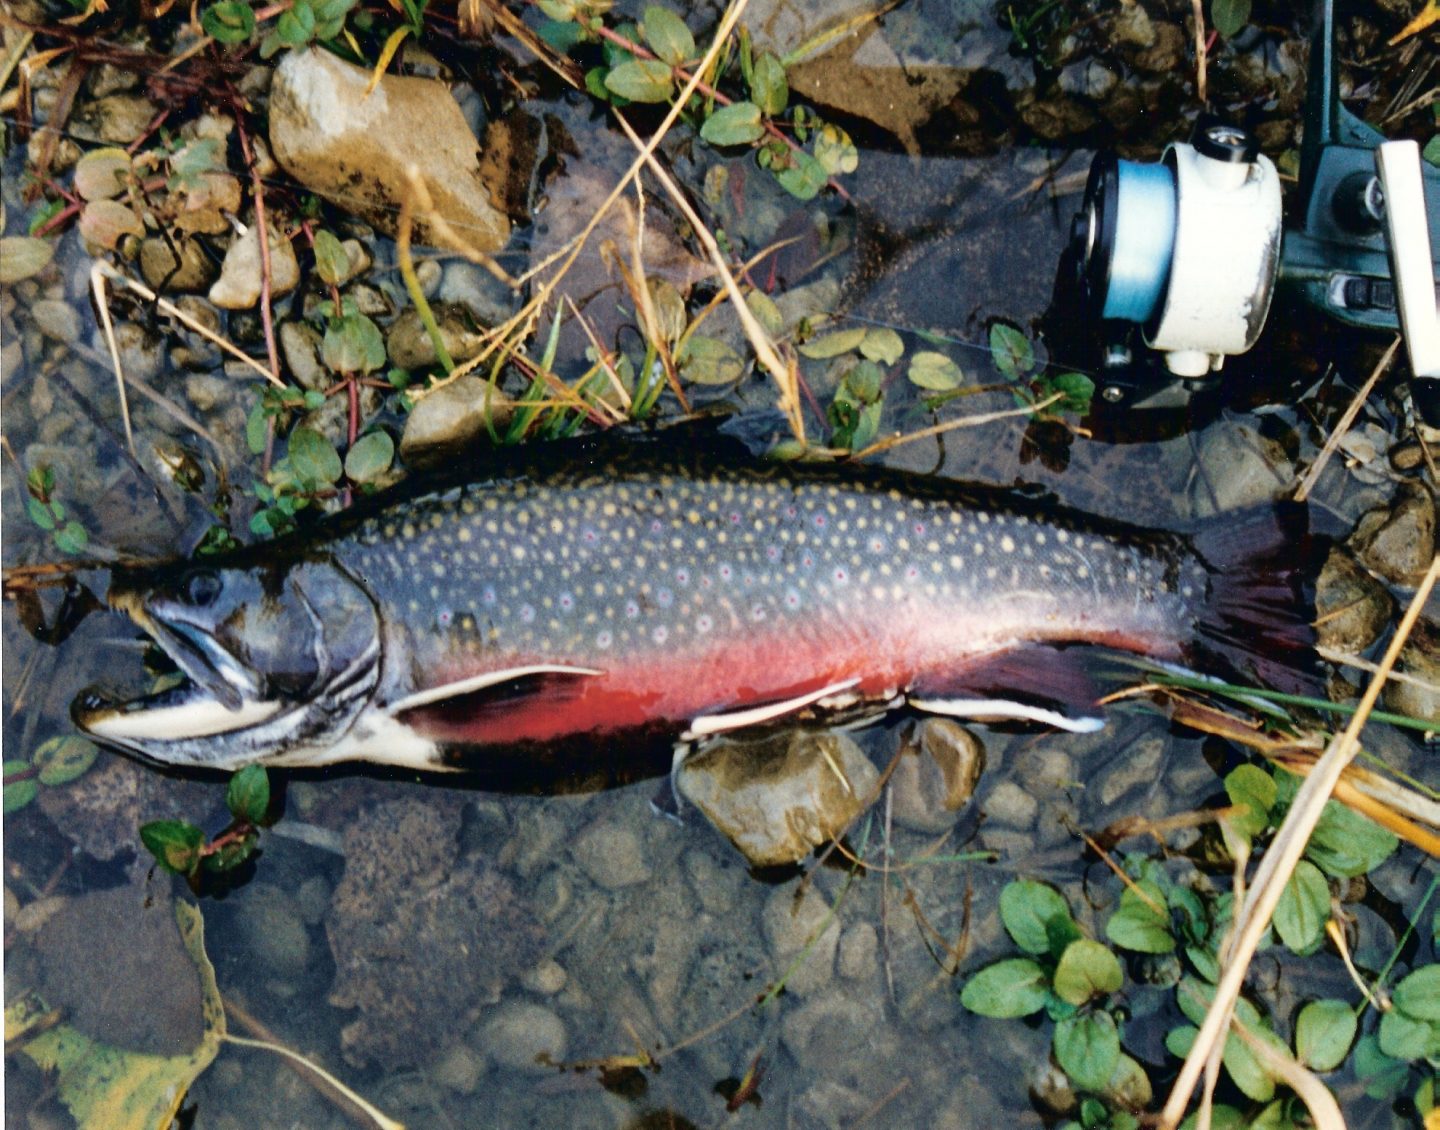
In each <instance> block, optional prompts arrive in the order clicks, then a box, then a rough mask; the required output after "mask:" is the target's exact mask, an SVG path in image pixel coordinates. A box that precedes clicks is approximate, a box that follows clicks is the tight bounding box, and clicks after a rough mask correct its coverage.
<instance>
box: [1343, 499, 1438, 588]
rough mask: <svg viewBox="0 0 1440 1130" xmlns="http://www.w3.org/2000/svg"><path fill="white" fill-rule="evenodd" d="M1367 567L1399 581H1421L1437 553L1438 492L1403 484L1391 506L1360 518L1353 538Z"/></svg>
mask: <svg viewBox="0 0 1440 1130" xmlns="http://www.w3.org/2000/svg"><path fill="white" fill-rule="evenodd" d="M1350 545H1351V548H1352V549H1353V550H1354V551H1355V556H1356V557H1357V558H1359V560H1360V563H1361V564H1362V565H1364V566H1365V567H1366V568H1367V569H1373V570H1374V571H1375V572H1376V573H1379V574H1380V576H1382V577H1384V578H1385V579H1386V580H1389V581H1394V582H1395V583H1396V584H1400V585H1418V584H1419V583H1420V581H1421V579H1422V578H1423V577H1424V576H1425V570H1426V569H1428V568H1429V567H1430V561H1431V559H1432V558H1433V557H1434V556H1435V496H1434V495H1432V494H1431V493H1430V492H1429V491H1428V490H1427V489H1425V488H1424V487H1423V486H1418V485H1409V486H1405V487H1402V488H1401V490H1400V492H1399V494H1398V496H1397V499H1396V502H1395V504H1394V505H1393V506H1392V507H1391V508H1390V509H1389V510H1388V511H1385V510H1376V511H1371V512H1370V513H1369V514H1366V515H1365V516H1364V517H1362V518H1361V519H1360V522H1359V524H1358V525H1357V526H1356V527H1355V533H1354V534H1353V535H1352V536H1351V538H1350Z"/></svg>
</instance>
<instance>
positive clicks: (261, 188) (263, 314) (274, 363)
mask: <svg viewBox="0 0 1440 1130" xmlns="http://www.w3.org/2000/svg"><path fill="white" fill-rule="evenodd" d="M234 109H235V129H236V131H237V132H238V134H239V136H240V152H241V154H242V156H244V158H245V166H246V168H248V169H249V170H250V194H251V196H253V197H254V199H255V224H256V226H257V227H259V229H260V231H259V239H260V324H261V325H262V326H264V328H265V355H266V357H267V358H268V359H269V361H270V371H271V372H272V373H274V374H275V376H276V378H277V379H282V378H280V351H279V349H277V348H276V346H275V316H274V314H273V313H272V311H271V310H270V232H269V228H268V226H267V225H266V223H265V184H264V182H263V181H262V180H261V179H260V171H259V170H258V169H257V168H256V167H255V155H254V153H252V152H251V149H250V134H249V132H248V131H247V130H246V129H245V122H244V119H243V117H242V115H241V113H240V107H239V106H236V107H235V108H234Z"/></svg>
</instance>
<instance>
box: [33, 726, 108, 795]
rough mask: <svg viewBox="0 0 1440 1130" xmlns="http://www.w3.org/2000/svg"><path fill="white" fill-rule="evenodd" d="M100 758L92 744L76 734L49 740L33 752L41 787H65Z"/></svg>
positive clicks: (97, 750)
mask: <svg viewBox="0 0 1440 1130" xmlns="http://www.w3.org/2000/svg"><path fill="white" fill-rule="evenodd" d="M99 756H100V750H99V749H98V748H97V747H96V745H95V744H94V743H93V742H89V741H86V740H85V739H84V738H82V737H80V736H79V735H77V734H66V735H65V736H63V737H58V738H51V739H50V740H49V741H46V742H42V743H41V744H40V748H39V749H37V750H36V751H35V767H36V768H37V769H39V770H40V783H41V784H42V785H65V784H69V783H70V782H71V781H73V780H75V778H76V777H79V776H80V775H81V774H82V773H84V772H85V770H87V769H89V768H90V766H91V765H93V764H95V759H96V758H97V757H99Z"/></svg>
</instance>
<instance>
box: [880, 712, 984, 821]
mask: <svg viewBox="0 0 1440 1130" xmlns="http://www.w3.org/2000/svg"><path fill="white" fill-rule="evenodd" d="M984 771H985V747H984V746H983V745H981V744H980V739H979V738H977V737H975V735H974V734H972V733H970V731H969V730H967V729H965V728H964V727H963V726H961V725H960V724H959V723H958V722H955V721H953V720H952V719H949V718H926V719H925V720H924V721H922V722H921V723H920V727H919V730H918V732H917V734H916V738H915V740H914V741H913V742H911V743H908V744H907V747H906V749H905V751H904V752H903V753H902V754H901V755H900V760H899V761H898V762H897V763H896V765H895V771H894V772H893V773H892V774H891V775H890V790H891V805H892V811H893V813H894V818H895V822H896V823H897V824H900V825H901V826H902V827H906V828H913V829H914V830H915V831H917V832H945V831H948V830H949V829H950V828H952V827H954V825H955V821H956V820H957V819H958V817H959V814H960V810H961V809H963V808H964V807H965V805H966V804H967V803H968V802H969V800H970V797H971V796H972V795H973V794H974V792H975V786H976V784H977V783H978V782H979V780H980V774H981V773H983V772H984Z"/></svg>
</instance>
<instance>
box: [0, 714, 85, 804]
mask: <svg viewBox="0 0 1440 1130" xmlns="http://www.w3.org/2000/svg"><path fill="white" fill-rule="evenodd" d="M99 755H100V751H99V750H98V749H97V748H96V747H95V745H94V743H92V742H89V741H87V740H86V739H84V738H82V737H79V736H78V735H75V734H69V735H65V736H62V737H57V738H51V739H50V740H49V741H45V742H42V743H41V744H40V745H39V746H38V747H37V748H36V750H35V752H34V753H33V754H31V755H30V756H29V757H28V758H24V757H17V758H13V759H10V760H7V761H6V762H5V767H4V774H5V814H6V815H7V816H8V815H9V814H10V813H12V812H18V811H19V810H20V809H22V808H24V807H25V806H26V805H27V804H29V803H30V802H31V801H33V800H34V799H35V798H36V797H37V796H39V795H40V790H41V789H42V788H55V787H57V786H59V785H66V784H69V783H70V782H71V781H73V780H75V779H76V778H78V777H80V776H81V775H83V774H84V773H85V772H86V770H88V769H89V768H90V766H91V765H93V764H94V763H95V759H96V758H97V757H98V756H99Z"/></svg>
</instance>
